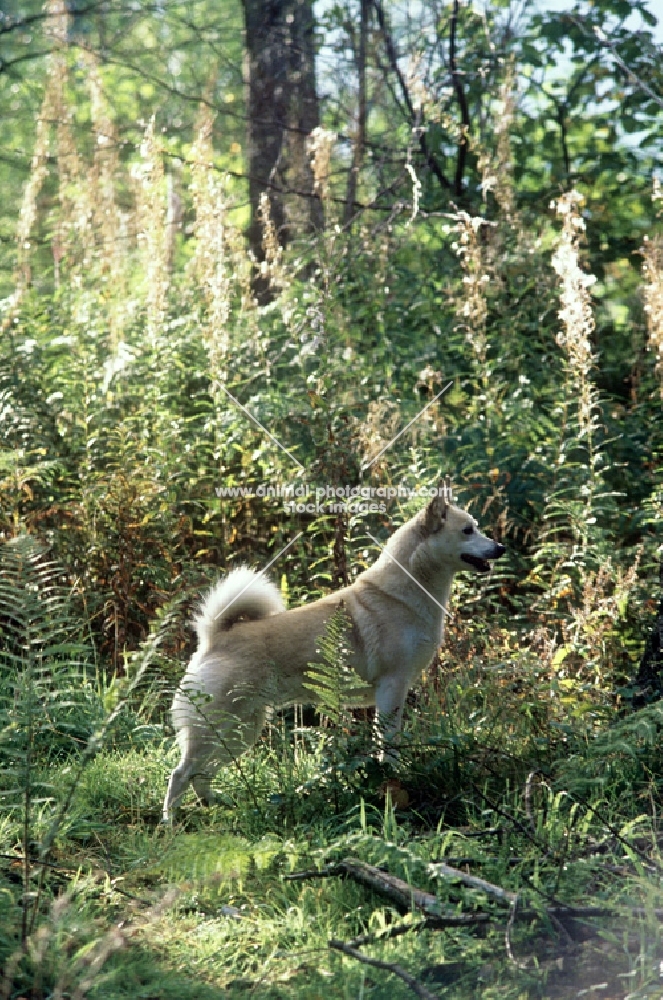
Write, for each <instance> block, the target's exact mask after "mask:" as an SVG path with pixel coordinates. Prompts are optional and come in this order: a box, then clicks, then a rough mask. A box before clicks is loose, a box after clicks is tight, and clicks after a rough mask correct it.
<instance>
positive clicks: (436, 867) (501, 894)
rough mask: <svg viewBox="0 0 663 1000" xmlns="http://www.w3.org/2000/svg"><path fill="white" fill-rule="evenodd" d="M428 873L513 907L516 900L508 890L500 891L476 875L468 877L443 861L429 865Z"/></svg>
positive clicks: (465, 873)
mask: <svg viewBox="0 0 663 1000" xmlns="http://www.w3.org/2000/svg"><path fill="white" fill-rule="evenodd" d="M428 871H429V873H430V874H431V875H433V876H435V877H437V878H439V877H440V876H443V877H444V878H453V879H456V880H457V881H458V882H462V883H463V885H467V886H469V887H470V889H479V890H480V891H481V892H485V893H486V895H488V896H494V897H495V899H499V900H500V902H502V903H509V904H510V905H513V903H514V902H515V900H516V895H517V894H516V893H515V892H509V890H508V889H502V888H501V886H499V885H493V883H492V882H486V880H485V879H483V878H479V877H478V875H468V874H467V872H464V871H461V870H460V868H452V867H451V865H447V864H445V863H444V862H443V861H436V862H434V863H433V864H430V865H429V866H428Z"/></svg>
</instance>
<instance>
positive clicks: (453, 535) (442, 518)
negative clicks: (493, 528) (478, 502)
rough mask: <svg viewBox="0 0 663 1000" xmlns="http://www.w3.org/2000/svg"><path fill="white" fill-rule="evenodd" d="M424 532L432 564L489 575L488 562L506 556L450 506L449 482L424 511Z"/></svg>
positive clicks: (472, 521) (467, 517) (466, 516)
mask: <svg viewBox="0 0 663 1000" xmlns="http://www.w3.org/2000/svg"><path fill="white" fill-rule="evenodd" d="M423 530H424V535H425V544H426V548H427V550H428V552H429V554H430V556H431V558H432V560H433V561H434V562H436V563H438V562H440V563H442V562H443V563H445V564H446V565H447V566H452V567H454V568H455V569H457V570H461V569H474V570H476V572H477V573H488V572H489V570H490V568H491V567H490V562H489V560H492V559H499V558H500V556H503V555H504V553H505V552H506V549H505V547H504V546H503V545H500V544H499V543H498V542H494V541H493V540H492V538H487V537H486V536H485V535H482V534H481V532H480V531H479V528H478V526H477V522H476V521H475V519H474V518H473V517H472V515H471V514H468V513H467V511H464V510H461V509H460V507H456V506H455V505H454V504H453V503H452V494H451V484H450V482H449V480H448V479H446V480H445V481H444V482H443V483H441V484H440V486H439V487H438V491H437V496H436V497H433V499H432V500H431V501H430V503H429V504H428V506H427V507H426V509H425V512H424V521H423Z"/></svg>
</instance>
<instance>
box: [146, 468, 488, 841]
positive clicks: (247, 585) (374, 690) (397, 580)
mask: <svg viewBox="0 0 663 1000" xmlns="http://www.w3.org/2000/svg"><path fill="white" fill-rule="evenodd" d="M450 501H451V492H450V490H449V488H448V486H445V487H444V488H440V490H439V491H438V496H437V497H435V498H434V499H433V500H431V502H430V503H429V504H428V506H427V507H425V508H424V509H423V510H421V511H420V512H419V514H417V515H416V516H415V517H413V518H412V520H410V521H408V522H407V524H404V525H403V526H402V527H401V528H399V529H398V531H397V532H396V533H395V534H394V535H392V537H391V538H390V539H389V542H388V543H387V545H386V547H385V549H384V550H383V552H382V554H381V555H380V558H379V559H378V560H377V562H376V563H375V564H374V565H373V566H371V567H370V569H367V570H366V571H365V572H364V573H362V574H361V575H360V576H359V577H357V579H356V580H355V582H354V583H353V584H352V586H350V587H345V588H344V589H343V590H340V591H338V592H336V593H334V594H330V595H329V596H327V597H323V598H322V599H321V600H319V601H315V602H314V603H312V604H304V605H302V606H301V607H299V608H295V609H294V610H292V611H286V610H285V608H284V606H283V601H282V599H281V595H280V593H279V591H278V589H277V588H276V587H275V586H274V584H272V583H270V582H269V581H268V580H266V579H265V578H264V577H262V576H261V575H260V574H258V573H254V572H253V570H250V569H246V568H242V569H236V570H234V571H233V572H232V573H231V574H230V575H229V576H228V577H226V579H225V580H221V581H220V582H219V583H217V585H216V586H215V587H214V588H213V589H212V590H211V592H210V593H209V595H208V596H207V598H206V599H205V601H204V602H203V605H202V608H201V611H200V614H199V615H198V617H197V619H196V622H195V626H196V631H197V633H198V649H197V650H196V652H195V653H194V655H193V657H192V658H191V662H190V663H189V666H188V668H187V671H186V674H185V676H184V678H183V680H182V682H181V684H180V686H179V688H178V690H177V692H176V694H175V698H174V701H173V707H172V719H173V725H174V727H175V730H176V731H177V739H178V742H179V745H180V749H181V753H182V758H181V760H180V763H179V764H178V765H177V767H176V768H175V770H174V771H173V773H172V774H171V776H170V781H169V782H168V791H167V793H166V799H165V802H164V807H163V817H164V820H165V821H166V822H167V821H169V820H170V819H171V818H172V815H173V811H174V809H175V808H176V807H177V804H178V802H179V800H180V799H181V797H182V795H183V794H184V792H185V790H186V788H187V786H188V785H189V782H191V783H192V784H193V787H194V789H195V790H196V792H197V793H198V795H199V796H200V798H201V799H203V800H206V801H210V800H211V799H212V798H213V793H212V792H211V789H210V779H211V778H212V777H213V776H214V774H215V773H216V771H217V769H218V768H219V767H220V766H221V765H222V764H224V763H227V762H229V761H230V760H233V759H234V758H235V757H237V756H239V755H240V754H241V753H242V752H243V751H244V750H246V749H248V748H249V747H250V746H252V745H253V744H254V743H255V742H256V740H257V739H258V737H259V736H260V733H261V730H262V728H263V724H264V721H265V714H266V710H267V708H268V707H270V706H278V707H283V706H285V705H288V704H292V703H296V702H300V703H309V702H311V700H312V693H311V691H310V690H308V689H307V688H305V687H304V682H305V680H306V672H307V670H308V668H309V664H310V663H312V662H315V661H316V659H319V652H318V640H319V638H320V636H321V635H322V634H323V633H324V631H325V626H326V624H327V622H328V621H329V619H330V617H331V615H332V614H333V613H334V611H335V610H336V609H337V608H338V607H339V605H340V604H341V603H343V605H344V607H345V611H346V614H347V615H348V617H349V619H350V628H349V630H348V636H347V638H348V644H349V646H350V649H351V656H350V660H349V662H350V663H351V665H352V666H353V667H354V669H355V670H356V671H357V673H358V674H359V675H360V676H361V677H362V678H363V679H364V680H365V681H366V682H367V683H368V685H369V687H368V688H367V689H366V690H365V692H362V698H361V700H360V702H359V703H360V704H370V705H373V704H374V705H375V706H376V707H377V712H378V716H379V717H380V718H381V719H382V721H383V722H386V723H387V726H388V728H387V730H386V735H387V736H389V735H393V734H394V733H395V732H398V730H399V729H400V726H401V718H402V714H403V706H404V704H405V698H406V696H407V692H408V688H409V687H410V685H411V684H412V682H413V680H414V678H416V677H417V675H418V674H419V673H420V672H421V671H422V670H423V669H424V668H425V667H426V666H427V665H428V663H429V662H430V660H431V658H432V656H433V654H434V653H435V651H436V649H437V647H438V646H439V645H440V643H441V642H442V639H443V636H444V618H445V611H446V608H447V607H448V602H449V595H450V592H451V584H452V581H453V577H454V573H456V572H458V571H459V570H462V569H474V570H476V571H477V572H479V573H487V572H488V570H489V569H490V565H489V563H488V560H489V559H498V558H499V557H500V556H501V555H503V553H504V552H505V549H504V546H503V545H499V544H497V543H496V542H493V541H492V540H491V539H490V538H486V536H485V535H482V534H481V532H480V531H478V530H477V522H476V521H475V520H474V518H473V517H471V516H470V515H469V514H467V513H466V512H465V511H463V510H460V509H459V508H458V507H455V506H454V505H453V504H452V503H451V502H450Z"/></svg>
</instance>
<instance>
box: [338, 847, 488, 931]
mask: <svg viewBox="0 0 663 1000" xmlns="http://www.w3.org/2000/svg"><path fill="white" fill-rule="evenodd" d="M336 868H337V871H338V872H339V873H342V874H344V875H349V876H350V878H353V879H355V881H357V882H361V883H362V885H366V886H368V887H369V888H370V889H373V890H375V892H379V893H380V895H382V896H386V897H387V898H388V899H391V900H392V901H393V902H394V903H396V904H397V905H398V906H400V907H402V908H403V909H406V910H410V909H412V907H414V908H415V909H417V910H420V911H422V912H423V913H425V914H426V915H427V916H429V917H430V918H431V919H432V920H434V921H435V922H436V923H437V924H438V926H444V927H461V926H464V925H467V924H479V923H485V922H486V921H487V920H489V919H490V917H489V914H487V913H450V912H448V911H447V912H444V911H441V908H440V901H439V900H438V898H437V896H434V895H433V893H431V892H424V890H423V889H417V888H415V887H414V886H411V885H408V883H407V882H404V881H403V879H400V878H396V876H395V875H389V874H388V873H387V872H383V871H380V869H379V868H375V867H374V865H369V864H366V862H364V861H357V860H356V859H354V858H344V859H343V861H341V862H339V864H338V865H337V866H336ZM461 874H462V873H461Z"/></svg>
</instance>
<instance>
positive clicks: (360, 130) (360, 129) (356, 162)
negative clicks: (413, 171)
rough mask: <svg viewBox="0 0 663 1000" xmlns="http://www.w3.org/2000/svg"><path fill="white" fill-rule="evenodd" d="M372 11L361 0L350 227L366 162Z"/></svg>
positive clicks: (347, 218)
mask: <svg viewBox="0 0 663 1000" xmlns="http://www.w3.org/2000/svg"><path fill="white" fill-rule="evenodd" d="M370 10H371V0H361V14H360V24H359V52H358V55H357V76H358V78H359V79H358V91H359V92H358V108H357V134H356V136H355V144H354V149H353V151H352V166H351V168H350V175H349V177H348V190H347V195H346V198H345V213H344V219H343V221H344V223H345V224H346V225H349V223H350V222H351V221H352V217H353V215H354V206H355V201H356V199H357V183H358V181H359V171H360V170H361V166H362V163H363V160H364V147H365V145H366V48H367V44H368V19H369V16H370Z"/></svg>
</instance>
